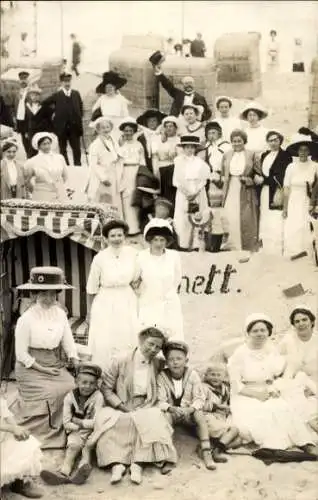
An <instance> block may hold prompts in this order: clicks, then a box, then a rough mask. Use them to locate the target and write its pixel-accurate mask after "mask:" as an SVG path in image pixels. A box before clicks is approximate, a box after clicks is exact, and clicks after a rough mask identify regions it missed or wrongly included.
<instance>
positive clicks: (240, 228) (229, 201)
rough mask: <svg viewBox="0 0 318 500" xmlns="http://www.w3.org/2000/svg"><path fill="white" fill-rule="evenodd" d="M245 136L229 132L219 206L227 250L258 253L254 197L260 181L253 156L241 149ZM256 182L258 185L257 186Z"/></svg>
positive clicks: (256, 199)
mask: <svg viewBox="0 0 318 500" xmlns="http://www.w3.org/2000/svg"><path fill="white" fill-rule="evenodd" d="M246 143H247V134H246V133H245V132H244V131H243V130H239V129H238V130H233V132H232V134H231V144H232V150H230V151H228V152H226V153H225V154H224V156H223V160H222V180H223V207H224V216H225V218H226V219H227V224H228V233H229V238H228V241H227V242H226V247H227V249H229V250H248V251H251V252H253V251H257V250H258V219H259V212H258V196H257V194H258V193H257V191H256V187H257V185H258V184H261V183H262V182H263V178H262V177H261V175H260V174H261V171H260V168H259V162H258V159H257V156H256V153H254V152H253V151H249V150H247V149H245V146H246ZM257 183H258V184H257Z"/></svg>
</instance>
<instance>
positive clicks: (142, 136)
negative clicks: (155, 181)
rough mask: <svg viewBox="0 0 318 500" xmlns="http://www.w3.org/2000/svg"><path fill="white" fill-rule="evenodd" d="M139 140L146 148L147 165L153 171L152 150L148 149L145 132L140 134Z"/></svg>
mask: <svg viewBox="0 0 318 500" xmlns="http://www.w3.org/2000/svg"><path fill="white" fill-rule="evenodd" d="M137 140H138V141H139V142H140V143H141V145H142V147H143V148H144V153H145V160H146V166H147V168H148V169H149V170H150V171H151V172H153V168H152V157H151V152H149V151H148V145H147V140H146V137H145V134H140V136H139V137H138V138H137Z"/></svg>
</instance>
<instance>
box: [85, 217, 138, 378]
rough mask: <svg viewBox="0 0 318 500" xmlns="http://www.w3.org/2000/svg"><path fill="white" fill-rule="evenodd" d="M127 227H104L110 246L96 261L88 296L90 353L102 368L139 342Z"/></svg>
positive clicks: (119, 223)
mask: <svg viewBox="0 0 318 500" xmlns="http://www.w3.org/2000/svg"><path fill="white" fill-rule="evenodd" d="M127 233H128V226H127V224H126V223H125V222H124V221H121V220H112V221H110V222H108V223H107V224H106V225H105V226H104V228H103V235H104V237H105V238H106V239H107V244H108V247H107V248H106V249H105V250H102V251H101V252H99V253H98V254H97V255H96V256H95V257H94V259H93V262H92V265H91V268H90V272H89V276H88V281H87V287H86V291H87V294H88V311H89V312H88V322H89V335H88V350H89V351H90V353H91V355H92V361H93V362H94V363H96V364H98V365H99V366H101V367H102V368H103V369H104V368H105V367H106V366H108V364H109V362H110V359H111V357H112V356H113V355H115V354H118V353H119V352H121V351H125V350H128V349H131V348H133V346H135V344H136V342H137V334H138V319H137V297H136V295H135V292H134V290H133V288H132V285H133V284H134V282H135V281H137V279H138V277H139V271H138V265H137V254H136V251H135V250H134V249H133V248H131V247H129V246H128V245H125V236H126V234H127Z"/></svg>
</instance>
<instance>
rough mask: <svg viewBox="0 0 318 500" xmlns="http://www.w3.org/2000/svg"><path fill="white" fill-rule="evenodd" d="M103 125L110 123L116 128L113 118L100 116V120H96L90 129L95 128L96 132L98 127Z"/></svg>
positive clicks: (90, 125)
mask: <svg viewBox="0 0 318 500" xmlns="http://www.w3.org/2000/svg"><path fill="white" fill-rule="evenodd" d="M101 123H110V124H111V126H112V128H113V127H114V122H113V121H112V119H111V118H108V117H107V116H100V117H99V118H96V120H95V121H93V122H91V123H90V124H89V128H93V129H95V130H96V128H97V127H98V125H100V124H101Z"/></svg>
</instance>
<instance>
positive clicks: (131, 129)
mask: <svg viewBox="0 0 318 500" xmlns="http://www.w3.org/2000/svg"><path fill="white" fill-rule="evenodd" d="M119 130H120V131H121V132H122V133H123V138H122V140H121V146H120V149H119V152H120V155H121V157H122V158H123V175H122V189H121V191H122V192H121V197H122V207H123V216H124V219H125V221H126V222H127V224H128V227H129V232H128V234H129V235H136V234H139V233H140V226H139V206H138V201H137V203H136V199H135V192H136V185H137V184H136V182H137V174H138V171H139V169H140V167H145V165H146V159H145V153H144V149H143V147H142V145H141V143H140V142H139V141H138V140H137V139H136V132H137V130H138V124H137V122H136V120H135V119H134V118H131V117H127V118H124V120H122V122H121V124H120V126H119Z"/></svg>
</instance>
